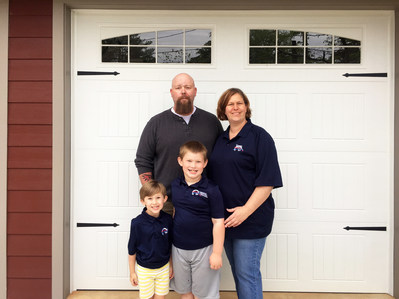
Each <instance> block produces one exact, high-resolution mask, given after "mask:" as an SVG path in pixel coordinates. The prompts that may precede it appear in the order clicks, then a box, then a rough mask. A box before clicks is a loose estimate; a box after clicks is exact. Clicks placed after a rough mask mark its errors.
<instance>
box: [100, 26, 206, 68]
mask: <svg viewBox="0 0 399 299" xmlns="http://www.w3.org/2000/svg"><path fill="white" fill-rule="evenodd" d="M173 30H176V31H178V30H181V31H182V34H183V42H182V43H183V44H182V45H168V44H162V45H159V44H158V34H159V32H163V31H173ZM194 30H208V31H209V33H210V37H209V42H210V44H209V45H192V44H190V45H188V46H187V45H186V32H191V31H194ZM151 32H155V38H154V39H155V43H154V44H151V45H144V44H131V36H132V35H134V34H128V35H122V36H116V37H111V38H107V39H104V40H102V41H101V49H102V50H103V48H104V47H127V62H125V61H104V57H103V51H102V53H101V62H102V63H129V64H130V63H134V64H169V63H176V62H159V59H158V53H159V52H158V48H175V47H181V48H182V60H183V61H182V62H178V63H177V64H211V63H212V29H207V28H198V29H197V28H191V29H187V28H183V29H167V30H155V31H146V32H140V33H136V34H145V33H151ZM125 36H127V44H124V45H121V44H108V43H104V41H107V40H110V39H116V38H122V37H125ZM144 47H146V48H155V62H131V57H130V54H131V53H130V52H131V48H144ZM186 48H189V49H190V50H192V49H194V48H196V49H210V52H211V54H210V61H209V62H199V63H195V62H187V61H186Z"/></svg>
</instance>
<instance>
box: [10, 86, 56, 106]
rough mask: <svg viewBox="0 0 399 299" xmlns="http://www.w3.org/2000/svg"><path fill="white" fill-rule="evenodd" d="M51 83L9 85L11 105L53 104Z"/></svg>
mask: <svg viewBox="0 0 399 299" xmlns="http://www.w3.org/2000/svg"><path fill="white" fill-rule="evenodd" d="M51 96H52V85H51V81H47V82H45V81H36V82H29V81H14V82H9V83H8V102H9V103H16V102H21V103H27V102H33V103H51V102H52V98H51Z"/></svg>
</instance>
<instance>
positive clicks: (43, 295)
mask: <svg viewBox="0 0 399 299" xmlns="http://www.w3.org/2000/svg"><path fill="white" fill-rule="evenodd" d="M7 289H8V298H9V299H32V298H40V299H51V291H46V290H51V279H21V278H19V279H14V278H9V279H8V280H7Z"/></svg>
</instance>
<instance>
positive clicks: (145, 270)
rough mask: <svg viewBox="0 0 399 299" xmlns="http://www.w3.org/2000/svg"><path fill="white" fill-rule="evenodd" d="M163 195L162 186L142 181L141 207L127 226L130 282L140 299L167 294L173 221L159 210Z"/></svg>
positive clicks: (171, 273)
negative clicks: (128, 231) (128, 229)
mask: <svg viewBox="0 0 399 299" xmlns="http://www.w3.org/2000/svg"><path fill="white" fill-rule="evenodd" d="M167 198H168V197H167V195H166V188H165V186H164V185H162V184H161V183H158V182H157V181H155V180H152V181H149V182H147V183H145V184H144V185H143V186H142V187H141V189H140V201H141V203H142V204H143V205H144V206H145V207H144V209H143V212H142V213H141V214H140V215H139V216H137V217H136V218H134V219H132V222H131V225H130V238H129V243H128V251H129V270H130V282H131V284H132V285H133V286H137V285H139V290H140V291H139V295H140V298H141V299H148V298H154V299H162V298H165V296H166V295H167V294H168V293H169V280H170V279H171V278H172V277H173V267H172V263H171V262H170V259H171V245H172V225H173V220H172V217H171V216H170V215H169V214H167V213H165V212H163V211H162V208H163V205H164V203H165V201H166V200H167ZM136 262H137V267H136ZM136 268H137V270H136Z"/></svg>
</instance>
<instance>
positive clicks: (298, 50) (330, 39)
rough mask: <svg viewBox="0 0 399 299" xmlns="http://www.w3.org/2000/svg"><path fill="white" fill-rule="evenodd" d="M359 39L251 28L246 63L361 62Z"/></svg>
mask: <svg viewBox="0 0 399 299" xmlns="http://www.w3.org/2000/svg"><path fill="white" fill-rule="evenodd" d="M360 46H361V42H360V41H359V40H355V39H350V38H346V37H340V36H334V35H332V34H325V33H317V32H305V31H295V30H271V29H251V30H250V31H249V64H343V63H352V64H360V57H361V47H360Z"/></svg>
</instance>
